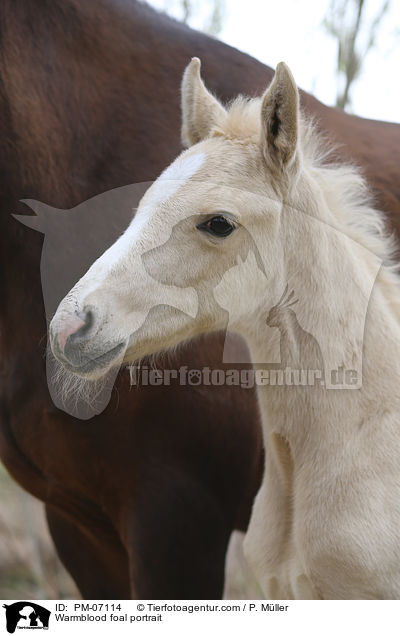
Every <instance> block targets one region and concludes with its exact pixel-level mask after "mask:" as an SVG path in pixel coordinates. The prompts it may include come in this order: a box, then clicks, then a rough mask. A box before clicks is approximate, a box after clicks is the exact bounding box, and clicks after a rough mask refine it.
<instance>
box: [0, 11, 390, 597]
mask: <svg viewBox="0 0 400 636" xmlns="http://www.w3.org/2000/svg"><path fill="white" fill-rule="evenodd" d="M0 29H1V80H2V81H1V84H0V96H1V103H0V131H1V139H2V149H3V153H2V158H1V160H0V170H1V176H0V178H1V185H2V187H1V195H0V196H1V208H2V211H1V215H0V223H1V232H0V243H1V249H0V258H1V269H0V281H1V282H0V285H1V287H0V293H1V299H2V305H1V310H0V319H1V323H0V324H1V330H0V348H1V385H0V405H1V420H0V423H1V426H0V450H1V457H2V460H3V461H4V463H5V465H6V466H7V468H8V469H9V471H10V473H11V474H12V475H13V476H14V477H15V479H17V481H18V482H19V483H20V484H21V485H22V486H23V487H24V488H26V489H27V490H28V491H29V492H31V493H32V494H34V495H35V496H36V497H38V498H39V499H41V500H42V501H44V502H45V503H46V509H47V514H48V519H49V525H50V529H51V533H52V536H53V538H54V541H55V543H56V546H57V549H58V552H59V554H60V556H61V558H62V560H63V562H64V563H65V565H66V567H67V568H68V570H69V571H70V572H71V574H72V576H73V577H74V579H75V581H76V582H77V584H78V586H79V588H80V590H81V592H82V594H83V596H86V597H91V598H119V597H121V598H128V597H131V596H133V597H136V598H146V597H147V598H161V597H163V598H216V597H219V596H220V595H221V593H222V585H223V570H224V559H225V552H226V546H227V542H228V540H229V536H230V533H231V531H232V529H233V528H240V529H245V528H246V525H247V522H248V518H249V514H250V510H251V502H252V500H253V496H254V493H255V492H256V490H257V487H258V483H259V480H260V476H261V465H262V451H261V442H260V433H259V426H258V413H257V409H256V405H255V399H254V393H253V392H252V391H249V390H246V389H240V388H239V387H195V388H193V387H192V388H190V387H179V386H177V385H171V386H169V387H168V386H164V387H142V388H140V389H138V390H135V391H129V377H128V374H127V373H120V374H119V377H118V380H117V383H116V389H117V390H116V391H115V392H114V393H113V395H112V399H111V401H110V404H109V405H108V407H107V409H106V410H105V411H104V412H103V413H102V414H101V415H98V416H96V417H94V418H93V419H91V420H89V421H86V422H82V421H80V420H76V419H74V418H72V417H71V416H69V415H67V414H65V413H63V412H61V411H59V410H58V409H57V408H56V407H55V406H54V405H53V403H52V401H51V399H50V396H49V393H48V389H47V383H46V376H45V364H44V359H43V353H44V349H45V342H44V341H45V339H44V335H45V333H46V322H45V318H44V310H43V303H42V293H41V281H40V272H39V263H40V255H41V248H42V240H43V239H42V236H41V235H40V234H39V233H36V232H33V231H32V230H29V229H27V228H26V227H23V226H22V225H20V224H19V223H18V222H17V221H15V219H13V218H12V217H11V214H10V212H16V211H20V212H21V213H23V214H26V213H27V208H26V207H25V206H23V205H21V204H20V205H19V206H18V203H17V202H18V201H19V200H20V199H22V198H33V199H38V200H41V201H45V202H47V203H49V204H51V205H53V206H55V207H58V208H69V207H73V206H76V205H77V204H78V203H79V202H81V201H83V200H86V199H88V198H89V197H91V196H94V195H95V194H99V193H101V192H104V191H106V190H109V189H111V188H115V187H117V186H122V185H125V184H129V183H133V182H144V181H149V180H152V179H154V178H155V177H156V176H157V175H158V173H159V172H160V171H161V169H162V168H163V167H164V166H165V165H167V164H168V163H170V161H171V160H172V159H173V158H174V156H175V155H176V154H177V153H178V151H179V128H180V113H179V105H178V90H177V87H178V86H179V83H180V80H181V75H182V71H183V69H184V67H185V65H186V63H187V61H188V60H189V58H190V57H191V56H193V55H198V56H199V57H201V58H202V61H203V70H204V76H205V79H206V81H207V83H208V86H210V87H211V88H212V89H213V90H214V91H215V92H216V93H217V95H218V96H219V97H220V98H221V99H223V100H228V99H230V98H231V97H233V96H234V95H236V94H237V93H238V92H240V91H241V92H243V93H248V94H251V95H253V94H255V93H257V92H261V90H262V89H263V87H264V86H265V84H266V83H267V81H268V80H269V79H271V77H272V71H271V69H268V68H266V67H264V66H262V65H261V64H260V63H259V62H257V61H255V60H253V59H251V58H249V57H248V56H246V55H244V54H242V53H239V52H238V51H236V50H234V49H232V48H230V47H228V46H226V45H224V44H221V43H219V42H217V41H215V40H212V39H210V38H208V37H206V36H204V35H201V34H199V33H196V32H194V31H192V30H190V29H188V28H186V27H184V26H182V25H179V24H178V23H176V22H174V21H172V20H170V19H168V18H166V17H164V16H160V15H159V14H157V13H156V12H154V11H153V10H151V9H150V8H148V7H146V6H145V5H142V4H141V3H136V2H134V1H133V0H132V1H131V2H128V1H125V2H123V1H121V0H101V1H97V2H95V1H94V0H89V1H88V2H85V3H81V2H79V1H78V0H64V1H63V2H61V0H52V1H50V0H45V1H43V2H41V3H40V5H38V4H37V3H33V2H32V0H13V1H12V2H11V0H4V1H3V3H2V5H1V7H0ZM303 107H304V108H305V109H306V110H307V111H309V112H311V113H313V114H315V115H316V116H317V118H318V119H319V120H320V122H321V127H322V128H323V129H325V130H326V131H328V132H329V133H332V134H333V135H335V137H336V139H338V141H339V142H341V143H342V144H343V148H342V150H343V152H344V153H345V154H346V155H347V156H350V157H352V158H354V159H355V160H356V161H357V162H359V163H360V164H361V165H362V166H363V167H364V169H365V171H366V173H367V176H368V177H369V179H370V182H371V184H372V185H373V186H374V187H375V189H376V192H377V196H378V197H379V201H378V205H379V207H381V208H382V209H384V210H386V211H387V212H388V213H389V214H390V215H391V219H392V221H393V222H394V225H395V226H396V227H397V228H400V215H399V214H398V213H399V212H400V182H399V179H398V167H397V166H398V165H399V160H400V143H399V142H400V126H397V125H394V124H385V123H381V122H371V121H367V120H362V119H359V118H355V117H351V116H349V115H346V114H344V113H342V112H340V111H337V110H334V109H330V108H327V107H325V106H323V105H322V104H320V103H319V102H318V101H316V100H315V99H313V98H312V97H310V96H308V95H305V94H304V95H303ZM66 241H68V238H66ZM222 346H223V338H222V336H220V335H215V337H213V338H210V339H208V340H206V341H201V342H197V343H196V342H194V343H192V344H190V345H189V346H187V347H186V348H185V349H183V350H181V351H180V353H179V355H177V356H176V357H175V360H174V364H173V366H174V367H179V366H181V365H188V366H189V368H201V367H202V366H210V367H213V366H214V367H216V368H219V367H221V362H220V361H221V359H222Z"/></svg>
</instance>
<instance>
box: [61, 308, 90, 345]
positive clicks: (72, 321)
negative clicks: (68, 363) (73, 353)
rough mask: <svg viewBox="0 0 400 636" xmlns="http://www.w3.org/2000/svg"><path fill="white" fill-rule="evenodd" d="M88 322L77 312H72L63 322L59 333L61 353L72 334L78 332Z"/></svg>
mask: <svg viewBox="0 0 400 636" xmlns="http://www.w3.org/2000/svg"><path fill="white" fill-rule="evenodd" d="M85 325H86V322H85V321H84V320H82V319H81V318H79V316H77V315H76V314H72V315H71V316H69V318H68V319H67V320H66V321H65V322H64V323H63V325H62V327H61V329H60V331H59V332H58V334H57V336H56V337H57V343H58V347H59V349H60V351H61V353H64V349H65V345H66V342H67V340H68V338H69V337H70V336H72V335H73V334H74V333H77V332H78V331H79V330H80V329H82V327H85Z"/></svg>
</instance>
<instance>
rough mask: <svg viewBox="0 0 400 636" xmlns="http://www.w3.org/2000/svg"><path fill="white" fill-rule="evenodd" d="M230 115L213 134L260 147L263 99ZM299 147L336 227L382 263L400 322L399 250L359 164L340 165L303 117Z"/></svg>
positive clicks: (240, 104)
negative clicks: (332, 212) (332, 214)
mask: <svg viewBox="0 0 400 636" xmlns="http://www.w3.org/2000/svg"><path fill="white" fill-rule="evenodd" d="M227 111H228V116H227V118H226V120H225V121H224V123H223V124H222V126H221V127H219V128H215V129H214V130H213V131H212V134H213V135H215V136H224V137H225V138H227V139H230V140H232V141H239V142H242V143H250V144H258V145H259V143H260V136H261V98H248V97H244V96H242V95H240V96H239V97H237V98H236V99H235V100H233V101H232V102H231V103H230V104H229V105H228V108H227ZM299 129H300V130H299V144H300V147H301V153H302V160H303V169H304V170H305V171H307V172H308V174H310V175H311V176H312V177H313V178H314V179H315V180H317V181H318V183H319V185H320V187H321V189H322V191H323V194H324V196H325V200H326V201H327V203H328V205H329V208H330V209H331V210H332V211H334V213H335V217H336V221H337V224H338V229H342V230H343V233H344V234H346V235H347V236H348V237H349V238H351V239H352V240H354V241H355V242H357V243H359V244H360V245H362V246H363V247H365V248H366V249H367V250H369V251H370V252H372V253H373V254H375V255H376V256H377V257H378V258H379V259H380V260H381V261H382V268H381V270H380V274H379V283H380V284H381V286H382V289H383V291H384V295H385V297H386V299H387V300H388V302H389V303H390V304H393V305H395V311H396V313H397V314H398V316H399V319H400V295H399V283H400V278H399V276H398V273H399V263H398V254H399V246H398V243H397V240H396V238H395V235H394V234H390V233H389V232H388V230H387V219H386V218H385V216H384V214H383V213H382V212H381V211H380V210H378V209H377V207H375V204H376V202H375V200H374V198H373V195H372V193H371V191H370V189H369V186H368V184H367V181H366V179H365V177H364V175H363V173H362V171H361V168H359V167H358V166H357V165H355V164H353V163H349V162H348V161H344V160H343V158H342V157H341V156H340V154H339V151H340V148H339V147H338V146H337V145H335V144H334V143H333V142H332V141H331V140H330V139H328V138H327V137H326V135H323V134H322V133H320V132H319V131H318V129H317V124H316V122H315V121H314V120H313V119H311V118H308V117H306V116H305V115H304V113H301V115H300V121H299Z"/></svg>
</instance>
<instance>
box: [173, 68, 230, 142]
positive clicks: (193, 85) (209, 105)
mask: <svg viewBox="0 0 400 636" xmlns="http://www.w3.org/2000/svg"><path fill="white" fill-rule="evenodd" d="M181 90H182V99H181V107H182V131H181V137H182V143H183V145H184V146H185V147H189V146H192V145H193V144H196V143H197V142H199V141H201V140H202V139H204V138H205V137H207V135H209V133H210V131H211V129H212V128H213V127H214V126H216V125H218V124H220V123H222V122H223V120H224V119H225V117H226V110H225V108H224V107H223V106H222V105H221V104H220V103H219V101H218V100H217V99H216V98H215V97H214V96H213V95H211V93H210V92H209V91H208V90H207V89H206V87H205V86H204V83H203V80H202V79H201V77H200V60H199V58H198V57H193V58H192V60H191V62H190V63H189V64H188V66H187V67H186V69H185V72H184V74H183V79H182V87H181Z"/></svg>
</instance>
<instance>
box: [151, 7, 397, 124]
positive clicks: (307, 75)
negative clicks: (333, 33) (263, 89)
mask: <svg viewBox="0 0 400 636" xmlns="http://www.w3.org/2000/svg"><path fill="white" fill-rule="evenodd" d="M148 1H149V4H152V5H153V6H154V7H156V8H158V9H163V10H167V11H168V12H169V13H170V14H171V15H174V17H177V18H179V17H180V16H181V9H180V3H179V0H148ZM382 1H383V0H366V12H365V18H366V21H367V22H370V21H371V19H373V17H374V16H375V15H376V13H377V12H378V10H379V7H381V6H382ZM198 5H199V11H198V12H197V13H196V15H194V16H193V19H192V20H191V21H190V25H191V26H192V27H194V28H201V27H202V25H203V24H204V22H205V20H206V18H207V15H208V14H209V6H210V5H209V3H208V2H203V1H202V2H200V0H198ZM328 6H329V0H279V2H276V1H269V0H245V1H243V0H226V13H225V16H224V21H223V25H224V26H223V30H222V32H221V33H220V34H219V36H218V37H219V39H221V40H223V41H224V42H227V43H228V44H231V45H232V46H235V47H236V48H238V49H240V50H242V51H245V52H246V53H249V54H250V55H253V56H254V57H256V58H258V59H259V60H261V61H262V62H264V63H265V64H268V65H269V66H272V67H275V66H276V64H277V63H278V62H279V61H281V60H283V61H285V62H286V63H287V64H288V65H289V66H290V68H291V70H292V72H293V74H294V76H295V79H296V81H297V83H298V85H299V86H301V88H304V89H305V90H306V91H309V92H311V93H313V94H314V95H315V96H316V97H318V99H320V100H321V101H323V102H325V103H326V104H333V103H334V100H335V95H336V75H335V62H336V52H337V51H336V44H335V42H334V40H333V39H332V38H331V37H329V35H328V34H327V33H326V31H325V30H324V28H323V27H322V26H321V23H322V20H323V17H324V15H325V13H326V11H327V8H328ZM207 9H208V11H207ZM352 112H354V113H355V114H357V115H361V116H363V117H370V118H373V119H384V120H387V121H396V122H399V123H400V0H392V2H391V7H390V9H389V11H388V13H387V14H386V15H385V17H384V19H383V21H382V23H381V26H380V29H379V32H378V37H377V42H376V47H375V48H374V49H372V50H371V51H370V52H369V53H368V55H367V56H366V58H365V61H364V66H363V70H362V72H361V75H360V76H359V78H358V80H357V82H356V84H354V86H353V89H352Z"/></svg>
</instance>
